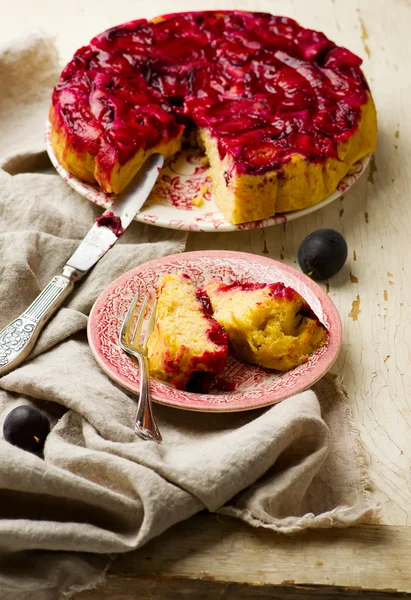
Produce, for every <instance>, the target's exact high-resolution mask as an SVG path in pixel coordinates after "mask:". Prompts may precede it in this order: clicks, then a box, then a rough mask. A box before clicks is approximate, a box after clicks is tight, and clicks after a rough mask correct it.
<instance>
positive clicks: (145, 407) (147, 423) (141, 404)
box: [134, 353, 162, 442]
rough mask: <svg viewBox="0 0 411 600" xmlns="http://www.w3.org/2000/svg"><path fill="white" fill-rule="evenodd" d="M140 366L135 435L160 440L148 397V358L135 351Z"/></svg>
mask: <svg viewBox="0 0 411 600" xmlns="http://www.w3.org/2000/svg"><path fill="white" fill-rule="evenodd" d="M134 356H135V357H136V358H137V360H138V366H139V367H140V393H139V399H138V404H137V413H136V426H135V430H136V433H137V435H139V436H140V437H142V438H144V439H146V440H147V439H148V440H154V441H155V442H161V440H162V437H161V433H160V431H159V429H158V427H157V423H156V421H155V419H154V416H153V411H152V408H151V398H150V373H149V368H148V360H147V358H146V357H145V356H144V355H143V354H138V353H135V354H134Z"/></svg>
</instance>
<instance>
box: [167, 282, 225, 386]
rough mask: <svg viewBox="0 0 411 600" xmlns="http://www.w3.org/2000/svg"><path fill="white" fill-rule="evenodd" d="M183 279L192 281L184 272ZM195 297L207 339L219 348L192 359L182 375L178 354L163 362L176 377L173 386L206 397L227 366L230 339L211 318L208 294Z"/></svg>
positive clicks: (198, 294)
mask: <svg viewBox="0 0 411 600" xmlns="http://www.w3.org/2000/svg"><path fill="white" fill-rule="evenodd" d="M182 277H183V278H184V279H190V278H189V276H188V275H187V274H185V273H183V275H182ZM196 297H197V300H198V302H199V303H200V305H201V309H202V312H203V315H204V318H205V319H206V321H207V323H208V328H207V337H208V339H209V340H210V341H211V342H212V343H213V344H215V346H216V348H215V349H214V350H205V351H204V352H203V353H202V354H201V355H199V356H193V358H192V359H191V361H190V363H189V365H188V367H187V368H186V369H185V372H184V373H183V374H182V373H181V372H180V369H181V367H180V362H181V357H180V355H179V353H177V356H174V357H173V358H171V357H170V355H167V356H166V357H165V358H164V360H163V368H164V371H165V372H166V373H167V374H168V375H170V376H175V377H174V378H173V379H172V380H171V383H172V384H173V385H174V386H175V387H176V388H177V389H180V390H187V391H191V392H198V393H204V394H205V393H208V392H209V390H210V386H211V382H212V381H213V379H214V377H215V376H216V375H219V374H220V373H221V372H222V371H223V370H224V367H225V366H226V363H227V358H228V340H229V336H228V333H227V332H226V331H225V330H224V328H223V327H221V325H219V323H217V321H214V319H213V318H212V317H211V315H212V308H211V302H210V298H209V297H208V295H207V293H206V292H205V291H204V290H198V291H197V293H196ZM184 351H185V348H184V347H183V348H181V353H183V352H184Z"/></svg>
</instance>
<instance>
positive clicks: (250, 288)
mask: <svg viewBox="0 0 411 600" xmlns="http://www.w3.org/2000/svg"><path fill="white" fill-rule="evenodd" d="M264 288H266V289H269V290H270V296H272V297H273V298H284V299H286V300H293V299H294V298H296V296H298V292H296V291H295V290H294V289H293V288H291V287H288V286H285V285H284V284H283V283H282V282H281V281H278V282H276V283H256V282H254V281H234V282H233V283H230V284H225V283H221V285H219V287H218V288H217V290H216V291H217V292H222V293H226V292H230V291H239V290H241V291H242V292H254V291H256V290H262V289H264ZM258 304H261V303H258Z"/></svg>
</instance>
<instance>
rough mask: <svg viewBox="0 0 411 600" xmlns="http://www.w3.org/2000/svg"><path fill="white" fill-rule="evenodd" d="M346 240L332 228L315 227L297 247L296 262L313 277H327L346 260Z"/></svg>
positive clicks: (332, 274) (337, 269)
mask: <svg viewBox="0 0 411 600" xmlns="http://www.w3.org/2000/svg"><path fill="white" fill-rule="evenodd" d="M347 255H348V248H347V242H346V241H345V239H344V238H343V236H342V235H341V233H338V231H335V230H334V229H317V231H313V232H312V233H310V235H307V237H306V238H305V239H304V240H303V242H302V244H301V246H300V248H299V249H298V264H299V265H300V267H301V270H302V271H303V273H305V274H306V275H308V276H309V277H312V278H313V279H329V277H333V276H334V275H336V274H337V273H338V271H340V270H341V269H342V267H343V266H344V263H345V261H346V260H347Z"/></svg>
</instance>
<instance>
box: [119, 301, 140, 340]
mask: <svg viewBox="0 0 411 600" xmlns="http://www.w3.org/2000/svg"><path fill="white" fill-rule="evenodd" d="M138 296H139V294H138V292H137V293H136V295H135V296H134V298H133V299H132V301H131V303H130V306H129V307H128V311H127V314H126V318H125V319H124V321H123V325H122V326H121V331H120V342H127V339H126V337H127V331H128V328H129V326H130V322H131V318H132V316H133V313H134V309H135V307H136V304H137V301H138Z"/></svg>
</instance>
